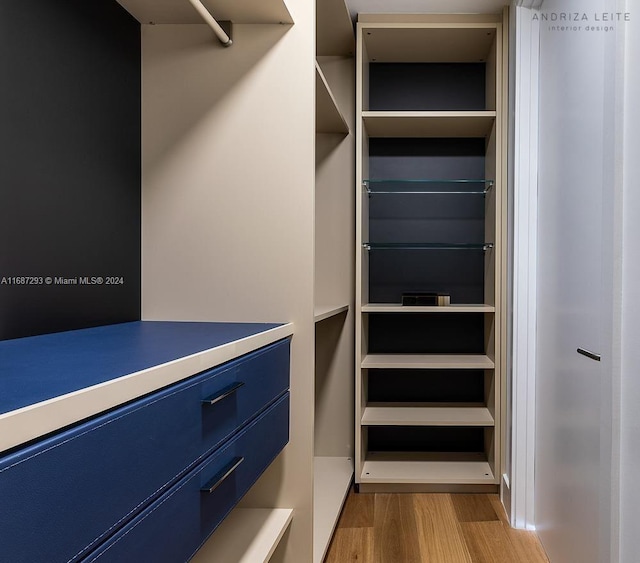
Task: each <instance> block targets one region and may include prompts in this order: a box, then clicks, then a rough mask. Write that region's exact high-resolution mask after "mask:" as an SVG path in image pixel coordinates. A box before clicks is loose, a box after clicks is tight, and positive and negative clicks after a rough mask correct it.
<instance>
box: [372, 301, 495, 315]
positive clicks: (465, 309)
mask: <svg viewBox="0 0 640 563" xmlns="http://www.w3.org/2000/svg"><path fill="white" fill-rule="evenodd" d="M495 311H496V308H495V306H494V305H485V304H469V303H453V304H451V305H422V306H419V305H418V306H414V305H411V306H409V305H402V304H400V303H366V304H365V305H363V306H362V312H363V313H495Z"/></svg>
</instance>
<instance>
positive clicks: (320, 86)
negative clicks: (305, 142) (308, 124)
mask: <svg viewBox="0 0 640 563" xmlns="http://www.w3.org/2000/svg"><path fill="white" fill-rule="evenodd" d="M316 133H344V134H345V135H348V134H349V125H348V124H347V120H346V119H345V118H344V116H343V115H342V113H341V112H340V109H339V108H338V103H337V102H336V99H335V97H334V96H333V92H331V88H330V87H329V83H328V82H327V79H326V78H325V76H324V73H323V72H322V69H321V68H320V65H319V64H318V62H317V61H316Z"/></svg>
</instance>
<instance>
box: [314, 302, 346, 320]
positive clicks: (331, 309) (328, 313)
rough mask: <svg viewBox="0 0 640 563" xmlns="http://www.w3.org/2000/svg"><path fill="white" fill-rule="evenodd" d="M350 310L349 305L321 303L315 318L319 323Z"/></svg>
mask: <svg viewBox="0 0 640 563" xmlns="http://www.w3.org/2000/svg"><path fill="white" fill-rule="evenodd" d="M348 310H349V305H321V306H318V307H316V309H315V312H314V319H315V321H316V322H317V323H319V322H320V321H324V320H325V319H329V318H331V317H335V316H336V315H339V314H340V313H344V312H345V311H348Z"/></svg>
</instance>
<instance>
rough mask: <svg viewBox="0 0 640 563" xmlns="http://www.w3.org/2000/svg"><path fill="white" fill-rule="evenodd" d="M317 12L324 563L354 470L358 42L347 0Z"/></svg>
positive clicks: (318, 435) (317, 314)
mask: <svg viewBox="0 0 640 563" xmlns="http://www.w3.org/2000/svg"><path fill="white" fill-rule="evenodd" d="M316 14H317V19H316V25H317V28H316V40H317V44H316V54H317V60H316V187H315V203H316V207H315V213H316V215H315V237H316V240H315V245H316V253H315V258H316V262H315V291H314V293H315V310H314V318H315V326H316V330H315V337H316V340H315V344H316V346H315V362H316V367H315V392H316V394H315V443H314V486H313V489H314V490H313V562H314V563H321V562H322V561H323V559H324V557H325V554H326V551H327V549H328V547H329V543H330V541H331V537H332V535H333V531H334V529H335V526H336V524H337V522H338V518H339V516H340V512H341V510H342V506H343V504H344V501H345V499H346V497H347V494H348V492H349V489H350V487H351V483H352V482H353V472H354V456H355V451H354V442H353V357H354V340H353V338H354V336H353V333H354V330H353V319H354V307H353V299H354V296H353V293H354V289H353V285H354V279H355V269H354V262H355V257H354V253H353V246H352V245H351V241H352V240H353V238H352V237H353V229H354V221H355V209H354V206H355V204H354V200H353V190H352V185H353V176H354V174H355V170H354V161H353V152H354V150H355V135H354V115H355V107H354V100H353V96H354V90H355V83H354V74H355V73H354V61H353V52H354V49H355V37H354V30H353V24H352V22H351V18H350V16H349V12H348V10H347V7H346V5H345V2H344V0H323V1H321V2H318V3H317V4H316Z"/></svg>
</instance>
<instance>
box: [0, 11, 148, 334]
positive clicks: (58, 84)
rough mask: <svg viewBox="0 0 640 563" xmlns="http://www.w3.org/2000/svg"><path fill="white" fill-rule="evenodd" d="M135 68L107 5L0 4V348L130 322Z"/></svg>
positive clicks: (136, 227)
mask: <svg viewBox="0 0 640 563" xmlns="http://www.w3.org/2000/svg"><path fill="white" fill-rule="evenodd" d="M140 57H141V52H140V26H139V24H138V23H137V22H136V21H135V20H134V19H133V18H132V17H131V16H130V15H129V14H128V13H127V12H126V11H125V10H124V9H123V8H122V7H121V6H120V5H119V4H118V3H117V2H116V1H115V0H91V1H87V0H56V1H55V2H52V1H51V0H0V76H2V86H1V87H0V124H1V125H0V340H2V339H9V338H16V337H20V336H26V335H34V334H42V333H48V332H56V331H61V330H70V329H75V328H83V327H90V326H96V325H102V324H109V323H116V322H123V321H129V320H137V319H139V318H140V211H141V203H140V197H141V194H140V182H141V140H140V127H141V125H140V118H141V116H140V111H141V110H140V86H141V83H140V80H141V78H140V74H141V58H140ZM107 282H112V283H107Z"/></svg>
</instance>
